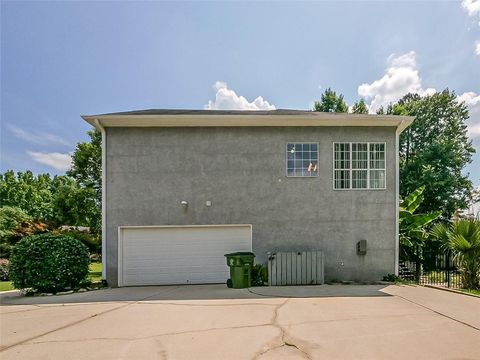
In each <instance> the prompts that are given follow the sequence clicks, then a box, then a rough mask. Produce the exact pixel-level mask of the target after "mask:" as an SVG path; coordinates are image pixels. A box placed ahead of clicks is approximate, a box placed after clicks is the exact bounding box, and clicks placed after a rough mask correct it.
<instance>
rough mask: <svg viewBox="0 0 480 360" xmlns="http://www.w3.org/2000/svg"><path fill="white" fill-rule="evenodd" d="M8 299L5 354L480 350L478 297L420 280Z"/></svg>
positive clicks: (295, 355)
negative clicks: (404, 283) (397, 283)
mask: <svg viewBox="0 0 480 360" xmlns="http://www.w3.org/2000/svg"><path fill="white" fill-rule="evenodd" d="M291 296H293V297H291ZM1 301H2V306H1V307H0V310H1V346H2V350H1V353H0V358H1V359H2V360H7V359H62V360H63V359H68V360H73V359H402V360H404V359H480V299H478V298H474V297H469V296H465V295H459V294H454V293H449V292H445V291H439V290H434V289H428V288H423V287H417V286H386V287H385V286H355V285H343V286H342V285H339V286H333V285H323V286H314V287H277V288H253V289H251V291H249V290H246V289H242V290H233V289H227V288H225V286H224V285H201V286H164V287H136V288H121V289H107V290H98V291H94V292H88V293H80V294H72V295H64V296H50V297H35V298H25V297H19V296H18V295H17V296H15V295H11V294H10V295H9V296H8V297H6V296H5V295H2V299H1Z"/></svg>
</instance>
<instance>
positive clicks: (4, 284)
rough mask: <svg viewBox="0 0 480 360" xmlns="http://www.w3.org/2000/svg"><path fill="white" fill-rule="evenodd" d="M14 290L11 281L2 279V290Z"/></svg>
mask: <svg viewBox="0 0 480 360" xmlns="http://www.w3.org/2000/svg"><path fill="white" fill-rule="evenodd" d="M8 290H13V285H12V282H11V281H0V291H8Z"/></svg>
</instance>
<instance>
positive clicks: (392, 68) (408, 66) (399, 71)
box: [358, 51, 435, 113]
mask: <svg viewBox="0 0 480 360" xmlns="http://www.w3.org/2000/svg"><path fill="white" fill-rule="evenodd" d="M415 57H416V54H415V51H410V52H409V53H406V54H403V55H400V56H395V54H392V55H390V56H389V57H388V59H387V64H388V65H387V69H386V70H385V75H384V76H383V77H382V78H380V79H378V80H375V81H373V82H372V83H370V84H368V83H365V84H362V85H360V86H359V87H358V95H360V96H361V97H363V98H365V99H366V100H371V101H370V104H368V108H369V112H370V113H375V112H376V111H377V109H378V108H379V107H380V106H387V105H388V104H389V103H393V102H395V101H397V100H399V99H400V98H401V97H402V96H404V95H405V94H407V93H409V92H412V93H417V94H419V95H422V96H423V95H431V94H433V93H435V89H432V88H428V89H424V88H423V86H422V79H421V78H420V76H419V75H418V70H417V63H416V58H415Z"/></svg>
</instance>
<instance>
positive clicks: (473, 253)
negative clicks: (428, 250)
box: [432, 219, 480, 289]
mask: <svg viewBox="0 0 480 360" xmlns="http://www.w3.org/2000/svg"><path fill="white" fill-rule="evenodd" d="M432 235H433V237H434V238H435V239H437V240H438V241H440V242H441V244H442V247H443V248H444V249H445V250H450V251H452V253H453V254H454V256H455V257H456V258H457V259H459V262H460V267H461V268H460V271H461V277H462V286H463V287H464V288H466V289H480V221H479V220H477V219H461V220H457V221H455V222H453V223H452V224H451V225H445V224H442V223H440V224H437V225H436V226H435V227H434V228H433V229H432Z"/></svg>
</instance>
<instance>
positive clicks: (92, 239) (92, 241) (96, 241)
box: [60, 230, 102, 254]
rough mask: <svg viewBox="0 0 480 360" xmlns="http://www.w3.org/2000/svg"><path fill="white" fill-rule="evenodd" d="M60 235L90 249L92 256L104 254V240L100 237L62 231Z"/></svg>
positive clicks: (80, 232) (81, 232)
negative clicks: (75, 240)
mask: <svg viewBox="0 0 480 360" xmlns="http://www.w3.org/2000/svg"><path fill="white" fill-rule="evenodd" d="M60 234H62V235H64V236H69V237H72V238H74V239H77V240H78V241H80V242H81V243H82V244H83V245H85V246H86V247H87V248H88V251H89V252H90V254H100V253H101V252H102V239H101V237H100V236H99V235H95V234H90V233H88V232H83V231H77V230H69V231H62V232H60Z"/></svg>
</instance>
